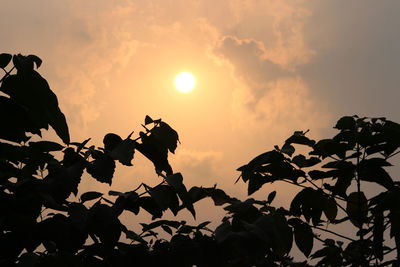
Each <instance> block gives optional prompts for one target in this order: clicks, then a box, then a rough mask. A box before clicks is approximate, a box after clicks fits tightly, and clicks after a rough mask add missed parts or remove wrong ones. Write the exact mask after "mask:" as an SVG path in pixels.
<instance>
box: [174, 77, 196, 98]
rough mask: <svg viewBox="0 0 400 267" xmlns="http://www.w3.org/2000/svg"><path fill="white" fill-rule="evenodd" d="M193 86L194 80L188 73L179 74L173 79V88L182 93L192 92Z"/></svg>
mask: <svg viewBox="0 0 400 267" xmlns="http://www.w3.org/2000/svg"><path fill="white" fill-rule="evenodd" d="M195 85H196V80H195V78H194V76H193V74H191V73H189V72H181V73H179V74H178V75H177V76H176V78H175V88H176V89H177V90H178V91H180V92H182V93H187V92H189V91H191V90H193V88H194V86H195Z"/></svg>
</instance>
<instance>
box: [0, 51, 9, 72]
mask: <svg viewBox="0 0 400 267" xmlns="http://www.w3.org/2000/svg"><path fill="white" fill-rule="evenodd" d="M11 59H12V55H11V54H6V53H2V54H0V68H3V69H4V68H5V67H7V65H8V63H10V61H11Z"/></svg>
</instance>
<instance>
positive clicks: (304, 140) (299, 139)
mask: <svg viewBox="0 0 400 267" xmlns="http://www.w3.org/2000/svg"><path fill="white" fill-rule="evenodd" d="M286 144H289V145H290V144H299V145H306V146H309V147H312V146H313V145H314V144H315V141H314V140H311V139H309V138H308V137H307V136H305V135H304V133H303V132H295V133H294V134H293V135H292V136H291V137H289V138H288V139H286V141H285V145H286Z"/></svg>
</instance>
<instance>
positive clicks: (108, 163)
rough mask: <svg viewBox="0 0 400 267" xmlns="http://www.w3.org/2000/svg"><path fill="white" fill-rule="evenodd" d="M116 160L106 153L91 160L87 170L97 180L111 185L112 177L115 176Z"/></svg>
mask: <svg viewBox="0 0 400 267" xmlns="http://www.w3.org/2000/svg"><path fill="white" fill-rule="evenodd" d="M114 170H115V162H114V160H113V159H112V158H111V157H110V156H108V155H105V154H101V156H100V157H99V158H98V159H96V160H94V161H92V162H90V164H89V165H88V166H87V168H86V171H87V172H88V173H89V174H90V175H91V176H92V177H93V178H95V179H96V180H97V181H99V182H101V183H107V184H109V185H111V183H112V178H113V176H114Z"/></svg>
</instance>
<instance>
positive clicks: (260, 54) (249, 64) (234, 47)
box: [215, 36, 290, 98]
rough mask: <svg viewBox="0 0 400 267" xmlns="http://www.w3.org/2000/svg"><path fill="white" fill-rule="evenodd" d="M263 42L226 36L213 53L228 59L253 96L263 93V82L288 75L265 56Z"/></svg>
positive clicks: (236, 74) (259, 95)
mask: <svg viewBox="0 0 400 267" xmlns="http://www.w3.org/2000/svg"><path fill="white" fill-rule="evenodd" d="M265 52H266V51H265V48H264V46H263V43H261V42H257V41H256V40H252V39H245V40H240V39H238V38H236V37H233V36H226V37H224V38H223V39H222V41H221V43H220V45H219V46H218V47H217V48H216V49H215V53H216V54H217V55H219V56H220V57H222V58H224V59H225V60H226V61H228V62H229V63H230V64H231V65H232V67H233V68H234V74H235V76H236V77H238V78H240V79H242V80H243V81H244V82H245V83H246V84H248V85H249V86H250V87H251V90H252V92H253V93H254V95H255V97H256V98H258V97H261V96H262V95H264V93H265V92H264V90H265V89H266V87H265V83H267V82H269V81H273V80H276V79H279V78H282V77H285V76H288V75H290V72H288V71H287V70H284V69H283V68H282V67H281V66H280V65H278V64H275V63H274V62H272V61H271V60H270V59H268V58H266V57H265Z"/></svg>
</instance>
